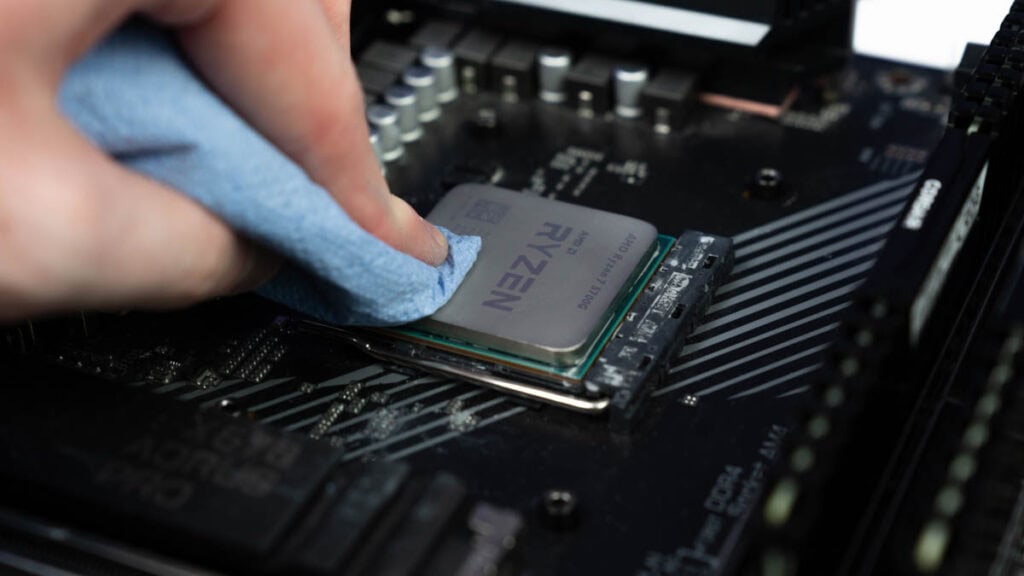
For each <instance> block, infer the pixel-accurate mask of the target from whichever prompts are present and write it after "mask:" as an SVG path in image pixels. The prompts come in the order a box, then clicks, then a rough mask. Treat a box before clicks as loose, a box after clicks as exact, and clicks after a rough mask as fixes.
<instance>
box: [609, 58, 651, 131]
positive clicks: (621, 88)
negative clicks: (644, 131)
mask: <svg viewBox="0 0 1024 576" xmlns="http://www.w3.org/2000/svg"><path fill="white" fill-rule="evenodd" d="M649 75H650V73H649V72H648V70H647V68H646V67H644V66H640V65H638V64H622V65H619V66H617V67H616V68H615V113H616V114H618V115H619V116H621V117H623V118H639V117H640V116H642V115H643V103H642V102H641V101H640V95H641V93H642V92H643V90H644V86H646V85H647V79H648V77H649Z"/></svg>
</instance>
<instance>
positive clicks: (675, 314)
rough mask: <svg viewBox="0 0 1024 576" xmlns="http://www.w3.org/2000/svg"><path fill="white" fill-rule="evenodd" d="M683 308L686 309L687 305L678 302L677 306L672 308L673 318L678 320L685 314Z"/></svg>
mask: <svg viewBox="0 0 1024 576" xmlns="http://www.w3.org/2000/svg"><path fill="white" fill-rule="evenodd" d="M683 310H686V306H684V305H682V304H676V307H675V308H673V309H672V319H673V320H678V319H679V317H680V316H682V315H683Z"/></svg>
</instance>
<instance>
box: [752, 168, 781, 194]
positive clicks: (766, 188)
mask: <svg viewBox="0 0 1024 576" xmlns="http://www.w3.org/2000/svg"><path fill="white" fill-rule="evenodd" d="M782 184H783V179H782V172H779V171H778V170H777V169H776V168H771V167H766V168H761V169H760V170H758V171H757V174H755V175H754V185H753V189H752V190H751V193H752V195H753V196H754V197H756V198H761V199H763V200H776V199H778V198H779V197H780V196H782V191H783V190H782Z"/></svg>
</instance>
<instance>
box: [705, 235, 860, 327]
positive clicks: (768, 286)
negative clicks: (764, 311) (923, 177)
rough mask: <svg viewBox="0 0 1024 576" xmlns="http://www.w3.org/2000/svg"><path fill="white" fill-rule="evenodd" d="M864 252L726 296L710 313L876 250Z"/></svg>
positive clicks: (813, 276) (815, 275)
mask: <svg viewBox="0 0 1024 576" xmlns="http://www.w3.org/2000/svg"><path fill="white" fill-rule="evenodd" d="M864 252H865V251H864V250H856V251H854V252H850V253H849V254H844V255H842V256H839V257H837V258H834V259H832V260H826V261H825V262H822V263H821V264H818V265H816V266H811V267H810V268H806V269H804V270H801V271H800V272H798V273H796V274H792V275H789V276H786V277H784V278H780V279H778V280H776V281H774V282H769V283H767V284H764V285H761V286H758V287H757V288H754V289H752V290H747V291H746V292H741V293H739V294H737V295H735V296H732V297H730V298H726V299H724V300H722V301H720V302H715V304H714V306H712V307H711V308H709V309H708V313H709V314H714V313H715V312H720V311H722V310H725V309H727V308H731V307H733V306H736V305H737V304H742V303H743V302H746V301H747V300H750V299H753V298H758V297H760V296H763V295H765V294H768V293H770V292H774V291H775V290H778V289H780V288H784V287H786V286H789V285H790V284H797V283H799V282H803V281H804V280H809V279H813V278H816V277H818V276H819V275H820V274H822V273H824V272H827V271H829V270H832V269H833V268H839V267H846V266H848V265H850V264H853V263H854V262H857V261H858V260H864V259H865V258H868V257H870V256H872V255H873V254H874V251H872V250H868V251H867V253H864ZM874 260H875V259H874V258H871V260H870V261H869V262H868V264H872V263H874ZM842 273H843V272H842V271H840V272H836V273H834V274H832V275H831V276H829V278H834V277H836V276H839V275H841V274H842Z"/></svg>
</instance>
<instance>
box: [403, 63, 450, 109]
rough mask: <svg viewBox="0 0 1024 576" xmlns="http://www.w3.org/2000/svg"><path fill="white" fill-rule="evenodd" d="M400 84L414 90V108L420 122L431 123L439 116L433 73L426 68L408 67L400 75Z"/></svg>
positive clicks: (435, 81) (435, 82) (439, 107)
mask: <svg viewBox="0 0 1024 576" xmlns="http://www.w3.org/2000/svg"><path fill="white" fill-rule="evenodd" d="M402 82H405V83H406V84H407V85H409V86H412V87H413V88H414V89H415V90H416V108H417V110H419V116H420V122H433V121H434V120H437V119H438V118H439V117H440V116H441V106H439V105H438V103H437V80H436V78H434V71H433V70H431V69H430V68H427V67H426V66H409V67H408V68H406V69H405V74H402Z"/></svg>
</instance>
